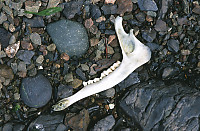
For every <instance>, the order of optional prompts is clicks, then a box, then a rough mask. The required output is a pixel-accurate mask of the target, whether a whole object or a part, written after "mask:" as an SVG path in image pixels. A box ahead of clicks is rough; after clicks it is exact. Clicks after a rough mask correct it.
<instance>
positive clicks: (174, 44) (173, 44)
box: [167, 39, 180, 52]
mask: <svg viewBox="0 0 200 131" xmlns="http://www.w3.org/2000/svg"><path fill="white" fill-rule="evenodd" d="M179 44H180V42H179V41H178V40H174V39H170V40H169V41H168V42H167V46H168V50H170V51H172V52H178V51H179Z"/></svg>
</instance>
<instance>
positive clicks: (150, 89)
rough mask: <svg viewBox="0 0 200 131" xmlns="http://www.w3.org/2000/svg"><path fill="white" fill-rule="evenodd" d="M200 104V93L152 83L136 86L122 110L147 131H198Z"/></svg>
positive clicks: (124, 100)
mask: <svg viewBox="0 0 200 131" xmlns="http://www.w3.org/2000/svg"><path fill="white" fill-rule="evenodd" d="M199 103H200V93H199V91H198V90H196V89H194V88H190V87H188V86H187V85H182V84H180V83H178V82H177V83H175V84H173V85H170V86H166V85H164V83H163V82H161V81H157V82H155V81H149V82H147V83H143V84H141V85H137V86H133V87H132V88H131V92H128V93H127V94H126V95H125V96H124V98H122V100H121V101H120V107H121V108H122V109H123V111H124V112H125V113H126V114H127V115H128V116H129V117H131V119H132V120H134V121H135V122H136V123H137V124H139V126H140V128H142V130H144V131H150V130H171V131H172V130H183V129H184V130H198V129H199V127H200V125H199V115H200V110H199V108H200V105H199ZM127 120H128V119H127ZM128 121H129V120H128ZM129 122H130V121H129Z"/></svg>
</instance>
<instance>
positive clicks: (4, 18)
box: [0, 12, 7, 25]
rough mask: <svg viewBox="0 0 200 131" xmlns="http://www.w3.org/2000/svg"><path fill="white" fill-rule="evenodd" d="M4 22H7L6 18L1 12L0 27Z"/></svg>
mask: <svg viewBox="0 0 200 131" xmlns="http://www.w3.org/2000/svg"><path fill="white" fill-rule="evenodd" d="M6 20H7V16H6V15H5V14H4V13H3V12H1V14H0V25H1V24H3V22H4V21H6Z"/></svg>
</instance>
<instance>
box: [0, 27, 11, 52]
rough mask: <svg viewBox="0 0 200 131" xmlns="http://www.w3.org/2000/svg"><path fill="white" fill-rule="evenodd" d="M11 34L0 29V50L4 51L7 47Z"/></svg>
mask: <svg viewBox="0 0 200 131" xmlns="http://www.w3.org/2000/svg"><path fill="white" fill-rule="evenodd" d="M11 36H12V34H11V33H10V32H9V31H7V30H5V29H4V28H0V43H1V48H2V49H4V48H5V47H7V46H8V45H9V40H10V37H11Z"/></svg>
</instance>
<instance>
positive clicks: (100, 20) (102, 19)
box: [96, 16, 106, 23]
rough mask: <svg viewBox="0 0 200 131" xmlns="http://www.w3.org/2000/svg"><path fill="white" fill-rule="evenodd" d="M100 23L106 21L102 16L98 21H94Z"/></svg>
mask: <svg viewBox="0 0 200 131" xmlns="http://www.w3.org/2000/svg"><path fill="white" fill-rule="evenodd" d="M102 21H106V18H105V17H104V16H101V17H99V18H98V19H96V22H98V23H100V22H102Z"/></svg>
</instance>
